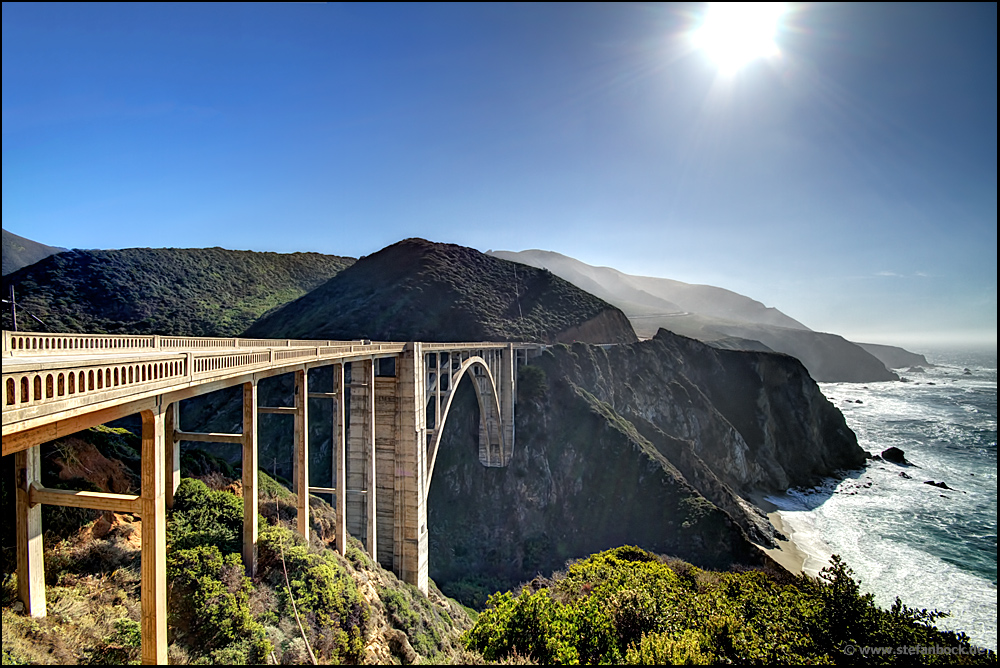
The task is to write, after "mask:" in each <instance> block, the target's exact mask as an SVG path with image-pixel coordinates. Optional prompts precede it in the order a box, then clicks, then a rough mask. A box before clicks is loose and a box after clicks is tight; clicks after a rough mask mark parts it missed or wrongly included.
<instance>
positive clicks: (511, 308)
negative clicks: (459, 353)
mask: <svg viewBox="0 0 1000 668" xmlns="http://www.w3.org/2000/svg"><path fill="white" fill-rule="evenodd" d="M246 335H247V336H260V337H301V338H321V339H323V338H328V339H355V338H368V339H373V340H392V341H407V340H409V341H484V340H486V341H503V340H520V341H542V342H553V341H558V340H577V339H578V340H583V341H590V342H593V343H624V342H631V341H635V340H636V338H635V333H634V332H633V331H632V327H631V325H629V323H628V319H627V318H626V317H625V315H624V314H623V313H622V312H621V311H619V310H618V309H616V308H614V307H613V306H611V305H610V304H608V303H606V302H604V301H603V300H601V299H599V298H597V297H595V296H593V295H591V294H590V293H587V292H584V291H583V290H581V289H579V288H577V287H576V286H574V285H572V284H571V283H568V282H567V281H564V280H563V279H561V278H559V277H557V276H554V275H553V274H552V273H550V272H548V271H545V270H543V269H536V268H534V267H528V266H525V265H521V264H516V263H514V262H508V261H506V260H501V259H499V258H494V257H490V256H488V255H485V254H483V253H480V252H479V251H477V250H474V249H472V248H466V247H463V246H456V245H453V244H440V243H432V242H430V241H425V240H423V239H406V240H404V241H400V242H399V243H396V244H393V245H392V246H389V247H387V248H384V249H382V250H381V251H379V252H377V253H374V254H372V255H369V256H366V257H363V258H361V259H359V260H358V262H357V263H356V264H355V265H353V266H352V267H351V268H350V269H348V270H346V271H344V272H343V273H341V274H339V275H337V276H336V278H334V279H333V280H331V281H329V282H328V283H326V284H324V285H323V286H321V287H320V288H318V289H316V290H314V291H313V292H311V293H309V294H308V295H306V296H304V297H302V298H300V299H298V300H296V301H294V302H292V303H290V304H288V305H286V306H284V307H282V308H281V309H279V310H277V311H275V312H274V313H271V314H269V315H268V316H267V317H264V318H262V319H261V320H260V321H259V322H257V323H256V324H254V326H253V327H251V328H250V329H249V330H247V332H246Z"/></svg>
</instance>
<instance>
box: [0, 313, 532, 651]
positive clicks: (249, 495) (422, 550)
mask: <svg viewBox="0 0 1000 668" xmlns="http://www.w3.org/2000/svg"><path fill="white" fill-rule="evenodd" d="M537 349H538V346H535V345H531V344H511V343H489V342H480V343H420V342H410V343H395V342H372V341H367V340H364V341H314V340H291V339H235V338H233V339H227V338H206V337H200V338H195V337H167V336H152V335H150V336H133V335H102V334H38V333H24V332H9V331H4V332H3V385H4V395H3V455H4V456H7V455H13V456H14V457H15V469H16V485H17V493H16V507H15V512H16V523H17V573H18V595H19V597H20V599H21V601H22V602H23V604H24V606H25V611H26V612H27V613H28V614H30V615H32V616H36V617H41V616H45V614H46V607H45V581H44V572H43V571H44V569H43V563H42V526H41V505H42V504H51V505H61V506H71V507H80V508H95V509H98V510H106V511H115V512H127V513H135V514H138V515H140V517H141V519H142V552H141V571H142V573H141V587H142V606H141V607H142V621H141V625H142V660H143V663H158V664H163V663H166V662H167V628H166V619H167V616H166V509H167V508H169V507H171V505H172V504H173V494H174V492H175V491H176V489H177V485H178V483H179V482H180V443H181V442H182V441H192V442H220V443H231V444H234V445H236V446H239V447H240V448H241V452H242V462H243V474H242V476H243V479H242V483H243V499H244V518H243V523H244V526H243V561H244V565H245V566H246V570H247V573H248V575H250V576H253V574H254V571H255V568H256V554H257V434H258V419H259V417H258V416H259V415H261V414H278V415H291V416H292V417H293V421H292V425H293V426H292V429H293V432H294V454H293V463H294V467H293V468H294V472H293V479H294V480H293V484H294V487H295V491H296V492H297V494H298V515H297V528H298V531H299V532H300V533H301V534H302V535H303V536H304V537H305V538H306V539H307V540H308V538H309V503H308V497H309V494H308V493H303V491H304V490H308V491H309V492H311V493H314V494H329V495H331V496H332V497H333V500H334V507H335V508H336V510H337V513H336V518H337V519H336V522H337V524H336V529H335V531H336V538H335V541H336V546H337V549H338V550H340V552H341V554H343V552H344V550H345V548H346V538H347V534H348V533H350V534H351V535H355V536H357V537H358V538H359V539H360V540H362V541H363V542H364V544H365V547H366V549H367V550H368V552H369V553H370V554H371V555H372V556H373V557H374V558H376V559H377V560H378V561H379V562H380V563H381V564H382V565H383V566H385V567H386V568H391V569H392V570H393V571H394V572H395V573H396V574H397V575H398V576H399V577H400V578H401V579H403V580H404V581H406V582H409V583H411V584H414V585H416V586H417V587H418V588H419V589H420V590H421V591H422V592H424V593H426V592H427V562H428V547H427V491H428V488H429V486H430V480H431V476H432V474H433V469H434V462H435V460H436V458H437V450H438V446H439V443H440V438H441V433H442V429H443V427H444V424H445V421H446V419H447V416H448V411H449V409H450V407H451V403H452V399H453V398H454V393H455V390H456V389H457V387H458V385H459V382H460V381H461V379H462V378H463V377H464V376H465V375H469V376H470V378H471V379H472V381H473V383H474V386H475V389H476V391H477V394H476V395H477V397H478V399H479V407H480V417H481V420H480V429H479V432H480V433H479V458H480V462H482V464H483V465H484V466H506V465H507V464H508V463H509V461H510V457H511V455H512V453H513V447H514V400H515V397H516V387H515V382H516V372H515V371H516V367H517V365H518V363H520V362H523V361H524V360H526V359H527V356H528V355H529V354H530V353H531V352H532V351H534V350H537ZM390 359H391V360H393V363H392V364H389V363H387V362H385V361H383V360H390ZM322 366H332V367H333V386H332V387H329V388H324V389H317V388H311V387H310V385H309V370H310V369H313V368H317V367H322ZM286 373H290V374H294V378H295V395H294V396H295V399H294V405H292V406H259V405H258V395H257V384H258V382H259V381H260V380H262V379H264V378H268V377H271V376H276V375H281V374H286ZM348 375H349V376H350V380H349V381H347V380H346V378H347V376H348ZM233 386H242V389H243V425H242V431H241V433H239V434H229V433H193V432H186V431H182V430H181V429H180V428H179V426H180V415H179V407H180V401H181V400H183V399H189V398H191V397H195V396H198V395H201V394H206V393H209V392H214V391H217V390H220V389H223V388H227V387H233ZM309 399H314V400H324V401H333V402H334V406H335V410H334V411H333V416H334V417H333V420H332V424H331V425H330V429H331V441H332V442H333V443H334V444H335V447H334V448H333V450H334V456H333V461H332V462H331V466H332V469H333V470H332V473H333V480H334V481H335V482H334V485H335V487H332V488H320V487H312V486H310V485H309V444H308V433H309V401H308V400H309ZM348 406H349V415H350V417H349V420H348V419H345V416H346V415H347V414H348ZM135 414H139V415H140V416H141V418H142V438H141V442H142V447H141V457H142V465H141V469H142V470H141V489H140V491H139V494H134V495H133V494H111V493H97V492H82V491H80V492H73V491H66V490H55V489H48V488H45V487H44V486H42V484H41V479H40V476H41V473H40V469H41V459H40V454H39V452H40V448H39V446H40V445H41V444H42V443H46V442H48V441H51V440H54V439H57V438H60V437H63V436H67V435H69V434H72V433H75V432H77V431H80V430H82V429H87V428H89V427H92V426H95V425H99V424H104V423H106V422H110V421H112V420H115V419H118V418H121V417H125V416H128V415H135Z"/></svg>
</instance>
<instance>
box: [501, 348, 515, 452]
mask: <svg viewBox="0 0 1000 668" xmlns="http://www.w3.org/2000/svg"><path fill="white" fill-rule="evenodd" d="M516 354H517V351H515V350H514V344H513V343H508V344H507V347H506V348H504V349H503V351H502V352H501V354H500V365H499V366H500V374H499V376H500V377H499V378H498V379H497V395H498V396H499V397H500V425H501V429H502V430H503V463H504V465H505V466H506V465H507V464H509V463H510V458H511V457H513V456H514V403H515V401H516V400H517V394H516V389H515V376H514V374H515V373H517V371H516V368H517V365H516V364H515V359H514V356H515V355H516Z"/></svg>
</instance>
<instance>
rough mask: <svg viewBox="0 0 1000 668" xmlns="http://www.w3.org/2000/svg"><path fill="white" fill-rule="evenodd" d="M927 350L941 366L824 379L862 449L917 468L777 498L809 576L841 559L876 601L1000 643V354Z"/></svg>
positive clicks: (873, 468)
mask: <svg viewBox="0 0 1000 668" xmlns="http://www.w3.org/2000/svg"><path fill="white" fill-rule="evenodd" d="M922 352H923V351H922ZM924 354H925V356H926V358H927V360H928V361H929V362H931V363H933V364H934V365H935V366H932V367H931V366H929V367H927V368H925V369H917V368H911V369H909V370H897V372H898V373H899V375H900V376H901V377H902V378H904V379H905V382H904V381H900V382H884V383H869V384H867V385H864V384H855V383H821V384H820V387H821V388H822V390H823V393H824V394H825V395H826V397H827V398H828V399H830V401H831V402H833V404H834V405H835V406H837V407H838V408H840V410H841V411H842V412H843V414H844V417H845V418H846V420H847V424H848V426H850V427H851V429H853V430H854V432H855V433H856V434H857V436H858V442H859V443H860V445H861V447H863V448H864V449H865V450H868V451H869V452H871V453H872V454H878V453H880V452H882V450H885V449H886V448H888V447H890V446H896V447H897V448H900V449H901V450H903V451H904V452H905V453H906V459H907V460H908V461H909V462H911V463H912V466H899V465H896V464H892V463H889V462H878V461H875V462H870V463H869V465H868V466H867V467H866V468H865V469H864V470H861V471H853V472H850V473H848V475H847V477H845V478H843V479H841V480H828V481H827V482H826V483H824V484H822V485H819V486H817V487H814V488H810V489H795V490H790V491H789V492H787V493H786V494H784V495H781V496H773V497H768V500H770V501H771V502H773V503H774V504H775V505H776V506H778V508H779V514H780V517H781V521H782V523H783V524H784V525H785V529H786V532H787V533H790V534H791V535H790V536H789V537H790V538H791V540H792V541H793V542H794V543H795V544H796V546H797V547H798V548H799V549H800V550H802V551H803V552H804V553H806V554H807V555H808V558H807V560H806V563H805V566H804V570H805V571H806V573H808V574H809V575H813V576H815V575H816V574H817V573H818V572H819V570H820V569H821V568H823V567H824V566H825V565H827V563H828V560H829V557H830V555H832V554H839V555H840V556H841V557H843V558H844V560H845V561H846V562H847V564H848V565H849V566H850V567H851V568H852V569H853V570H854V572H855V574H856V578H857V579H860V580H861V582H862V588H863V589H864V590H866V591H869V592H871V593H872V594H874V595H875V601H876V603H878V605H880V606H882V607H889V606H890V605H891V604H892V602H893V601H894V600H895V598H896V596H899V597H900V599H902V601H903V603H905V604H906V605H908V606H909V607H911V608H917V609H921V608H926V609H928V610H932V609H937V610H940V611H942V612H948V613H949V614H950V616H949V617H948V618H945V619H941V620H938V621H937V622H936V625H937V626H938V628H943V629H948V630H954V631H964V632H965V633H966V634H967V635H968V636H969V637H970V639H971V640H972V642H974V643H975V644H977V645H980V646H981V647H987V648H989V649H993V650H996V648H997V361H996V352H995V351H994V352H990V353H968V352H966V353H962V352H940V351H928V352H925V353H924ZM966 370H967V371H966ZM925 481H934V482H943V483H945V484H946V485H947V486H948V488H949V489H943V488H940V487H937V486H932V485H929V484H925Z"/></svg>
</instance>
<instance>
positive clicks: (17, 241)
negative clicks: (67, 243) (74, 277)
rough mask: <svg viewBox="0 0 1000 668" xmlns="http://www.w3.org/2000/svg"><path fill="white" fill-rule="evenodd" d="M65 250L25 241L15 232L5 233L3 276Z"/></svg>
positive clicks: (29, 240)
mask: <svg viewBox="0 0 1000 668" xmlns="http://www.w3.org/2000/svg"><path fill="white" fill-rule="evenodd" d="M64 250H66V249H65V248H59V247H57V246H46V245H45V244H40V243H38V242H37V241H32V240H31V239H25V238H24V237H21V236H18V235H16V234H14V233H13V232H8V231H7V230H4V231H3V275H4V276H6V275H7V274H9V273H11V272H14V271H17V270H18V269H20V268H21V267H27V266H28V265H29V264H35V263H36V262H38V261H39V260H41V259H42V258H46V257H48V256H49V255H52V254H53V253H61V252H63V251H64Z"/></svg>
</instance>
